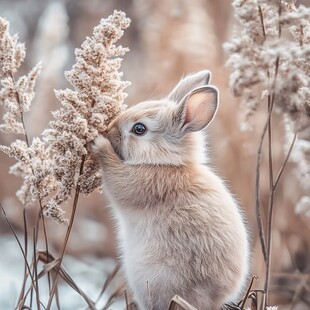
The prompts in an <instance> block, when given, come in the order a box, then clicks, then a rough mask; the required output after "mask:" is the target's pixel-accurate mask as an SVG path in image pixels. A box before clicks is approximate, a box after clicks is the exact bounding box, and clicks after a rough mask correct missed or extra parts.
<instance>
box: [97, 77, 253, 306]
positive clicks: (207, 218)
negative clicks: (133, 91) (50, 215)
mask: <svg viewBox="0 0 310 310" xmlns="http://www.w3.org/2000/svg"><path fill="white" fill-rule="evenodd" d="M209 77H210V75H209V73H208V71H201V72H198V73H196V74H194V75H192V76H189V77H187V78H185V79H183V80H182V81H181V82H180V83H179V84H178V85H177V86H176V88H175V89H174V90H173V91H172V92H171V93H170V95H169V96H168V97H167V98H165V99H163V100H158V101H146V102H142V103H139V104H137V105H136V106H134V107H132V108H130V109H128V110H126V111H124V112H123V113H121V114H120V115H119V116H118V117H117V118H116V119H115V120H114V121H113V122H112V123H111V124H110V126H109V128H108V132H107V136H106V138H105V137H99V138H97V139H96V140H95V144H94V146H93V151H94V153H95V154H96V157H97V159H98V161H99V163H100V165H101V168H102V173H103V187H104V188H105V191H106V193H107V195H108V198H109V199H110V202H111V207H112V211H113V214H114V216H115V219H116V221H117V224H118V230H117V232H118V237H119V245H120V252H121V258H122V263H123V270H124V273H125V275H126V277H127V281H128V284H129V287H130V289H131V290H132V292H133V295H134V298H135V299H136V301H137V303H138V305H139V309H141V310H146V309H154V310H163V309H168V307H169V303H170V300H171V298H172V297H173V296H174V295H176V294H177V295H179V296H181V297H183V298H184V299H186V300H187V301H188V302H189V303H190V304H191V305H193V306H194V307H196V308H197V309H201V310H216V309H220V308H221V306H222V305H223V304H224V303H228V302H231V301H236V300H237V298H238V297H239V295H240V293H241V292H242V288H243V287H244V284H245V282H246V278H247V274H248V265H249V264H248V259H249V245H248V238H247V231H246V228H245V225H244V222H243V219H242V213H241V211H240V209H239V206H238V205H237V203H236V201H235V200H234V199H233V197H232V195H231V194H230V192H229V191H228V190H227V188H226V187H225V185H224V183H223V181H222V180H221V179H220V178H219V177H218V176H217V175H216V174H215V173H213V171H212V169H211V168H210V167H209V166H208V165H206V164H205V148H204V146H205V143H204V134H203V132H204V128H206V127H207V126H208V124H209V123H210V122H211V120H212V119H213V117H214V115H215V113H216V110H217V105H218V92H217V89H216V88H214V87H212V86H208V85H206V84H207V83H208V80H209Z"/></svg>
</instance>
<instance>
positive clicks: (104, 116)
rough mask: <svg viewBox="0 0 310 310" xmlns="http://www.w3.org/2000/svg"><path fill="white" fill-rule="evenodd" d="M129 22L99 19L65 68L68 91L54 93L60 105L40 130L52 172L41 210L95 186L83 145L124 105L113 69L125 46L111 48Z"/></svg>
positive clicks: (120, 17)
mask: <svg viewBox="0 0 310 310" xmlns="http://www.w3.org/2000/svg"><path fill="white" fill-rule="evenodd" d="M129 22H130V20H129V19H128V18H126V16H125V14H124V13H122V12H117V11H115V12H114V14H113V15H111V16H109V17H108V18H107V19H102V20H101V22H100V24H99V25H98V26H96V27H95V28H94V31H93V35H92V37H88V38H87V39H86V40H85V41H84V42H83V44H82V46H81V48H80V49H76V51H75V56H76V63H75V64H74V66H73V68H72V69H71V70H70V71H68V72H66V78H67V80H68V81H69V82H70V83H71V85H72V86H73V87H74V90H71V89H65V90H58V91H56V92H55V93H56V96H57V98H58V99H59V100H60V102H61V104H62V108H60V109H59V110H57V111H55V112H53V116H54V118H55V120H53V121H51V122H50V129H47V130H45V132H43V139H44V141H45V143H46V144H47V145H49V147H50V148H51V153H52V160H53V172H52V174H53V176H54V177H55V179H56V181H57V189H56V194H55V195H54V197H53V198H51V199H50V201H49V202H48V204H47V206H46V214H47V215H50V214H49V211H50V210H55V208H56V209H57V208H60V205H61V204H62V203H63V202H64V201H66V200H67V199H68V198H70V197H71V193H72V190H74V189H77V191H78V192H81V193H83V194H90V193H91V192H93V191H94V190H95V189H96V188H98V187H99V186H100V183H101V181H100V180H101V177H100V173H99V167H98V166H97V164H96V162H95V160H94V158H93V157H92V156H91V154H89V153H88V151H87V148H86V146H87V143H88V142H90V141H92V140H93V139H94V138H95V137H96V136H97V135H98V134H103V133H104V132H105V130H106V129H107V126H108V124H109V123H110V122H111V120H112V119H114V118H115V117H116V115H117V114H119V113H120V111H121V110H123V109H124V108H125V105H124V104H123V102H124V99H125V97H126V94H125V93H124V88H125V87H127V86H128V82H124V81H122V80H121V79H122V73H120V72H119V71H118V70H119V68H120V66H121V62H122V58H121V57H120V56H123V55H124V54H125V52H126V51H127V49H126V48H123V47H122V46H115V43H116V42H117V41H118V40H119V39H120V38H121V36H122V35H123V30H124V29H126V28H127V27H128V26H129Z"/></svg>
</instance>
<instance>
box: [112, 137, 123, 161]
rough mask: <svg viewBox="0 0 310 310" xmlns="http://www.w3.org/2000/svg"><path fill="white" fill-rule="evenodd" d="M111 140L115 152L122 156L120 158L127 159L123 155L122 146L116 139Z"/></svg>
mask: <svg viewBox="0 0 310 310" xmlns="http://www.w3.org/2000/svg"><path fill="white" fill-rule="evenodd" d="M110 142H111V144H112V147H113V149H114V152H115V153H116V154H117V155H118V157H119V158H120V160H125V159H124V156H123V155H122V152H121V149H120V146H119V145H117V144H116V143H115V142H114V141H110Z"/></svg>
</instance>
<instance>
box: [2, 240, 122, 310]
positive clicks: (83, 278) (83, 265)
mask: <svg viewBox="0 0 310 310" xmlns="http://www.w3.org/2000/svg"><path fill="white" fill-rule="evenodd" d="M0 249H1V252H0V253H1V255H0V309H1V310H2V309H3V310H10V309H14V308H15V306H16V302H17V300H18V295H19V292H20V289H21V284H22V279H23V270H24V262H23V258H22V254H21V252H20V249H19V247H18V245H17V242H16V240H15V239H14V238H13V237H11V236H0ZM63 264H64V267H65V268H66V271H67V272H68V273H69V275H70V276H71V277H72V278H73V280H74V281H75V283H76V284H77V285H78V286H79V287H80V288H81V289H82V290H83V291H84V292H85V293H86V295H87V296H89V297H90V298H91V299H92V300H96V298H97V297H98V295H99V293H100V291H101V289H102V287H103V284H104V282H105V279H106V277H107V275H108V274H110V273H111V271H112V270H113V269H114V267H115V262H114V261H113V260H112V259H99V258H95V257H83V258H79V259H76V258H74V257H70V256H65V259H64V262H63ZM45 282H46V283H45ZM39 287H40V300H42V301H43V304H44V305H46V302H45V301H47V300H48V286H47V281H46V280H44V279H42V280H40V285H39ZM112 290H113V288H112ZM110 293H111V292H108V293H107V295H105V296H103V298H102V299H101V300H100V302H99V303H98V304H96V307H97V308H98V309H101V308H102V307H103V305H104V304H105V302H106V300H107V298H108V297H109V294H110ZM59 295H60V301H61V306H62V307H61V309H62V310H72V309H86V308H87V304H86V303H85V301H84V300H83V299H82V297H81V296H80V295H79V294H77V293H76V292H75V291H74V290H73V289H72V288H71V287H70V286H69V285H67V284H66V283H64V282H62V281H61V282H60V283H59ZM124 307H125V305H124V303H123V301H119V302H117V303H115V304H113V305H112V306H111V307H110V308H109V309H113V310H118V309H124ZM32 309H36V307H33V308H32ZM53 309H54V308H53Z"/></svg>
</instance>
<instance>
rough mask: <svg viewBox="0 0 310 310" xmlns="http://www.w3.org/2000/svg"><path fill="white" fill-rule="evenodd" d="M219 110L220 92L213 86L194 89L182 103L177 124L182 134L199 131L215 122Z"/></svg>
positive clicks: (178, 109) (177, 114) (178, 110)
mask: <svg viewBox="0 0 310 310" xmlns="http://www.w3.org/2000/svg"><path fill="white" fill-rule="evenodd" d="M217 108H218V91H217V89H216V88H215V87H213V86H203V87H199V88H196V89H194V90H193V91H191V92H190V93H189V94H187V95H186V96H185V97H184V98H183V99H182V101H181V102H180V104H179V106H178V108H177V113H176V122H177V123H178V125H179V126H180V127H179V128H180V129H181V132H189V131H199V130H201V129H203V128H205V127H206V126H207V125H209V124H210V122H211V121H212V120H213V118H214V116H215V114H216V111H217Z"/></svg>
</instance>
